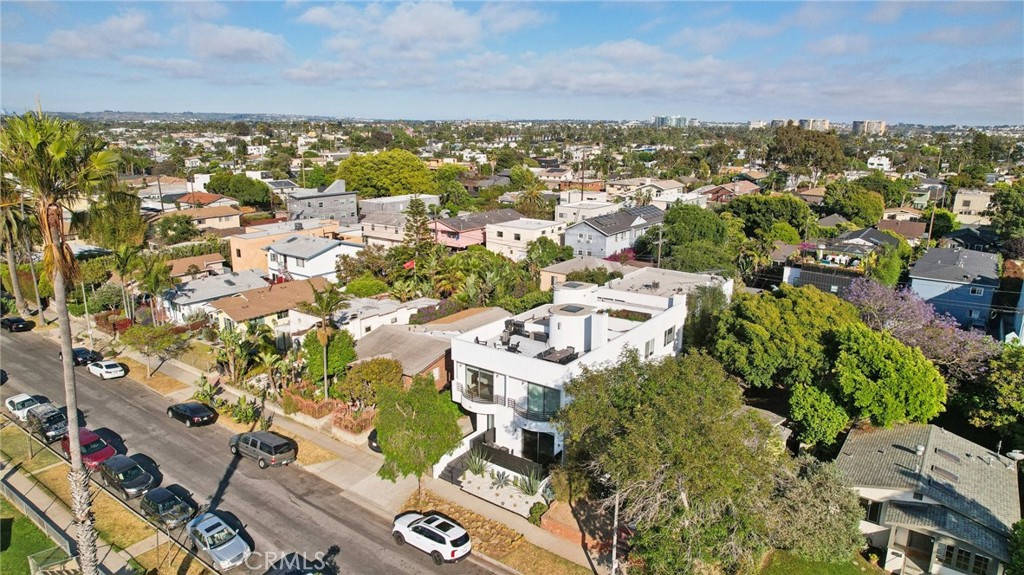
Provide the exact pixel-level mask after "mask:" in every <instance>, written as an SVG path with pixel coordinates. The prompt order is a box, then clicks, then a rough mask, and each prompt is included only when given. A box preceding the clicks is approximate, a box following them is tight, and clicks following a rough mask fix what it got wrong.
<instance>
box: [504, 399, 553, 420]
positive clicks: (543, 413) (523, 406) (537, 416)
mask: <svg viewBox="0 0 1024 575" xmlns="http://www.w3.org/2000/svg"><path fill="white" fill-rule="evenodd" d="M512 409H513V410H514V411H515V412H516V415H518V416H519V417H522V418H523V419H528V420H530V421H541V422H544V423H547V422H549V421H551V418H553V417H554V416H555V414H556V413H558V410H557V409H555V410H551V409H530V407H529V405H528V404H527V401H526V400H525V399H520V400H519V401H514V402H512Z"/></svg>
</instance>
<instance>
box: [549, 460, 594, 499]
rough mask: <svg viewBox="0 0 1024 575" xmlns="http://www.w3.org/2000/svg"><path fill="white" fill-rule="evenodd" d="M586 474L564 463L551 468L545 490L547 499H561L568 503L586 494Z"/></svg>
mask: <svg viewBox="0 0 1024 575" xmlns="http://www.w3.org/2000/svg"><path fill="white" fill-rule="evenodd" d="M587 487H588V483H587V476H586V475H585V474H584V473H581V472H580V471H579V470H578V469H576V468H573V467H568V466H564V465H556V466H554V467H552V468H551V475H550V476H549V480H548V483H547V485H546V486H545V490H546V491H548V492H549V493H548V496H546V497H545V498H546V499H547V500H549V501H562V502H564V503H570V502H573V501H576V500H578V499H580V498H582V497H584V496H586V494H587Z"/></svg>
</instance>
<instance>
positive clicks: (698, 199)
mask: <svg viewBox="0 0 1024 575" xmlns="http://www.w3.org/2000/svg"><path fill="white" fill-rule="evenodd" d="M651 205H652V206H654V207H656V208H659V209H660V210H662V211H668V209H669V208H671V207H672V206H677V205H693V206H698V207H701V208H707V207H708V196H707V195H705V194H698V193H697V192H672V193H669V194H662V195H660V196H657V197H652V198H651Z"/></svg>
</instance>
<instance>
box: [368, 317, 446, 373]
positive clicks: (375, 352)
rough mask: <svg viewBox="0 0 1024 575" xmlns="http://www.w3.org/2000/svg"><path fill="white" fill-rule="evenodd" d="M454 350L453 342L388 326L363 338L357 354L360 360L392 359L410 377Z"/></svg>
mask: <svg viewBox="0 0 1024 575" xmlns="http://www.w3.org/2000/svg"><path fill="white" fill-rule="evenodd" d="M451 347H452V340H450V339H448V338H444V337H436V336H433V335H429V334H425V333H414V332H410V331H409V330H408V328H406V327H404V326H397V325H384V326H381V327H379V328H377V329H375V330H373V331H371V332H370V333H368V334H366V335H364V336H363V337H361V338H359V341H357V342H356V355H358V356H359V358H360V359H369V358H373V357H382V356H383V357H390V358H392V359H395V360H398V361H399V362H400V363H401V364H402V373H403V374H405V375H408V376H410V377H412V376H415V375H417V374H419V373H421V372H423V370H425V369H426V368H427V367H428V366H429V365H430V364H432V363H434V362H435V361H436V360H437V358H439V357H441V356H443V355H444V354H445V352H447V351H448V350H449V349H451Z"/></svg>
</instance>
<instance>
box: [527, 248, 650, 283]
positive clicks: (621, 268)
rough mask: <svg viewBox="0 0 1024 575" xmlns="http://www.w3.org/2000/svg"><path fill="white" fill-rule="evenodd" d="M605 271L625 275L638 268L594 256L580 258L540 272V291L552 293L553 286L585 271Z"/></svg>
mask: <svg viewBox="0 0 1024 575" xmlns="http://www.w3.org/2000/svg"><path fill="white" fill-rule="evenodd" d="M587 269H590V270H595V269H605V270H608V272H619V273H622V274H625V273H627V272H630V271H633V270H635V269H636V268H634V267H632V266H626V265H624V264H620V263H618V262H611V261H608V260H606V259H602V258H596V257H594V256H579V257H576V258H573V259H571V260H567V261H564V262H559V263H557V264H551V265H549V266H548V267H546V268H542V269H541V270H540V291H550V290H551V288H552V286H554V285H555V284H559V283H562V282H564V281H565V276H567V275H569V274H571V273H572V272H579V271H583V270H587Z"/></svg>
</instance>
